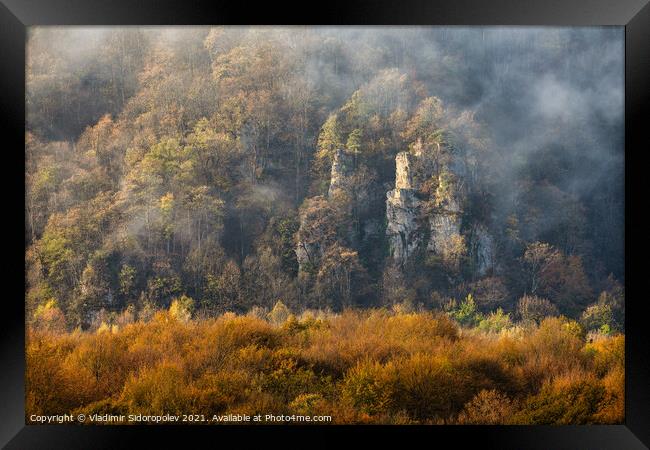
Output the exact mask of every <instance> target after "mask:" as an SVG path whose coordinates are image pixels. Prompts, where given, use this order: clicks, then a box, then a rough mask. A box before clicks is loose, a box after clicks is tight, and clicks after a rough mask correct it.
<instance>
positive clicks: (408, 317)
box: [26, 297, 624, 423]
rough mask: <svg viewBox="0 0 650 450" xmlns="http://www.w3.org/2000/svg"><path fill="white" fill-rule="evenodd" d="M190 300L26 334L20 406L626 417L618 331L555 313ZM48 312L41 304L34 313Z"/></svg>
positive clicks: (496, 418) (412, 417) (338, 417)
mask: <svg viewBox="0 0 650 450" xmlns="http://www.w3.org/2000/svg"><path fill="white" fill-rule="evenodd" d="M188 302H189V299H188V298H184V297H180V298H179V299H176V301H175V302H174V303H173V304H174V305H176V306H173V307H171V308H170V310H169V311H159V312H158V313H156V315H155V317H154V319H153V320H151V321H149V322H146V323H143V322H135V323H127V324H125V325H123V326H120V327H109V326H108V324H104V325H102V327H100V330H99V331H98V332H97V333H88V332H80V331H77V332H75V333H70V334H59V335H56V334H54V335H53V334H45V333H43V332H41V331H37V330H32V331H30V333H29V335H28V342H27V348H26V357H27V373H26V385H27V394H26V395H27V408H28V412H31V413H44V412H49V413H64V412H71V411H76V410H83V411H96V412H100V413H105V412H108V411H122V412H129V413H141V414H160V413H171V414H174V413H183V412H187V411H190V410H191V411H195V412H196V413H199V414H207V415H212V414H214V413H215V412H223V413H236V412H238V411H239V412H241V413H248V414H251V413H272V412H275V413H285V414H286V413H287V412H292V413H295V414H331V415H332V416H333V418H334V421H335V422H336V423H510V422H516V423H619V422H620V421H621V420H622V418H623V413H624V367H623V364H624V337H623V336H622V335H615V336H606V335H599V336H596V337H594V339H593V341H592V342H589V343H587V344H585V343H584V342H583V340H582V339H581V337H580V334H579V332H578V330H577V329H575V325H574V324H575V323H574V322H571V321H567V320H565V319H561V318H548V319H545V320H544V321H542V323H541V325H540V326H539V327H538V326H531V327H528V328H526V329H523V328H518V329H517V330H516V331H517V332H516V333H515V332H514V331H512V332H511V333H509V334H508V333H507V334H496V333H484V332H482V331H480V330H472V332H466V333H463V334H462V335H460V334H459V330H458V328H457V326H456V325H455V324H454V322H453V321H452V320H451V319H449V318H448V317H446V316H444V315H437V314H433V313H430V312H406V311H405V312H393V311H390V310H388V309H377V310H370V311H359V310H347V311H344V312H343V313H341V314H332V313H326V312H323V311H320V312H318V315H316V313H313V312H312V313H306V314H303V315H302V316H300V317H299V318H298V317H295V316H290V315H287V319H286V320H284V321H282V320H276V321H275V323H270V321H267V320H264V319H261V318H259V317H256V316H254V315H247V316H238V315H236V314H233V313H228V314H224V315H222V316H220V317H219V318H215V319H202V320H191V319H190V318H189V317H188V316H187V315H183V311H187V309H186V308H184V307H183V304H185V303H188ZM278 304H280V303H278ZM277 308H278V310H280V309H283V308H282V307H281V306H278V307H277ZM54 309H56V305H55V302H54V301H48V302H45V303H43V305H41V308H40V310H39V311H49V310H54ZM285 312H286V311H285ZM39 314H43V313H42V312H41V313H39ZM179 319H181V320H179Z"/></svg>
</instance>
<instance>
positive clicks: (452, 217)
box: [386, 145, 495, 276]
mask: <svg viewBox="0 0 650 450" xmlns="http://www.w3.org/2000/svg"><path fill="white" fill-rule="evenodd" d="M464 177H465V172H464V167H463V165H462V164H461V163H460V162H459V161H458V160H457V159H455V158H453V155H451V154H450V153H449V152H447V153H442V155H440V153H439V154H438V156H436V155H434V154H431V153H425V152H423V151H421V150H419V149H418V146H417V145H416V146H415V147H414V151H413V153H408V152H401V153H398V154H397V156H396V158H395V189H393V190H390V191H388V192H387V194H386V197H387V198H386V218H387V227H386V235H387V237H388V243H389V248H390V253H391V256H392V257H393V260H394V261H395V262H396V263H397V264H398V265H400V266H401V265H403V264H404V263H405V262H406V261H408V259H409V258H410V257H411V256H412V255H413V254H414V253H415V252H416V251H417V250H418V249H419V248H421V249H422V250H425V251H426V253H427V254H428V255H430V256H438V257H440V258H441V259H442V260H443V261H448V262H450V261H452V260H453V259H454V258H457V256H458V255H459V253H462V254H466V255H467V256H469V258H470V262H471V264H472V267H473V268H474V274H475V275H478V276H483V275H485V274H486V273H487V272H488V271H490V270H491V269H493V268H494V265H495V243H494V239H493V238H492V236H491V234H490V233H489V231H488V229H487V227H486V226H485V225H482V224H478V223H467V224H464V223H463V220H464V218H463V213H464V205H465V202H466V198H467V196H466V191H465V187H464V184H465V183H464ZM432 186H435V187H436V189H435V193H432V192H431V190H432Z"/></svg>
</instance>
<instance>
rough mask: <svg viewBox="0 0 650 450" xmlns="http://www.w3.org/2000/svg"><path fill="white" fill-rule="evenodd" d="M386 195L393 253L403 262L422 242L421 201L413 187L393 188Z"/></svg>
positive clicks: (387, 231) (389, 233) (397, 259)
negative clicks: (420, 223)
mask: <svg viewBox="0 0 650 450" xmlns="http://www.w3.org/2000/svg"><path fill="white" fill-rule="evenodd" d="M386 197H387V199H386V217H387V218H388V223H387V227H386V234H387V235H388V241H389V246H390V251H391V255H392V256H393V258H394V259H395V261H396V262H398V263H400V264H403V263H404V262H406V260H407V259H408V258H409V256H410V255H412V254H413V252H414V251H415V250H417V248H418V247H419V246H420V243H421V232H420V225H419V216H420V201H419V200H418V199H417V198H416V196H415V191H414V190H413V189H393V190H392V191H388V193H387V194H386Z"/></svg>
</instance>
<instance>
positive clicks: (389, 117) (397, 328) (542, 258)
mask: <svg viewBox="0 0 650 450" xmlns="http://www.w3.org/2000/svg"><path fill="white" fill-rule="evenodd" d="M624 50H625V29H624V27H621V26H600V27H549V26H546V27H532V26H522V27H515V26H503V27H497V26H418V27H415V26H363V27H362V26H337V27H334V26H214V27H210V26H191V27H189V26H164V27H162V26H142V27H138V26H111V27H99V26H87V27H82V26H30V27H28V28H27V43H26V68H25V70H26V135H25V188H26V192H25V243H26V244H25V264H26V288H25V327H26V343H25V352H26V371H25V390H26V394H25V395H26V400H25V421H26V423H27V424H28V425H29V424H43V423H45V424H62V423H66V424H85V425H123V424H133V425H138V424H184V425H188V424H198V425H219V424H238V425H242V426H251V425H255V424H260V425H266V424H274V425H277V424H283V425H304V424H318V425H324V424H337V425H355V424H384V425H415V424H419V425H476V424H485V425H551V424H552V425H578V424H622V423H624V420H625V414H624V411H625V402H624V400H625V397H624V393H625V392H624V387H625V364H624V363H625V289H624V286H625V252H624V227H625V216H624V200H625V198H624V197H625V177H624V169H625V151H624V144H625V141H624V139H625V136H624V129H625V127H624V107H625V104H624V103H625V102H624V93H625V92H624V88H625V86H624V80H625V66H624V64H625V60H624V58H625V51H624Z"/></svg>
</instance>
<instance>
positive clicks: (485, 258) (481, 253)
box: [470, 225, 496, 276]
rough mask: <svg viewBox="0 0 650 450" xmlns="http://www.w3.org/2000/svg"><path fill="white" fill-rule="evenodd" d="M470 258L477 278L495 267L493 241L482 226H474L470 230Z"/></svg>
mask: <svg viewBox="0 0 650 450" xmlns="http://www.w3.org/2000/svg"><path fill="white" fill-rule="evenodd" d="M471 242H472V245H471V249H470V251H471V256H472V260H473V261H474V263H475V271H476V274H477V275H478V276H483V275H486V274H487V273H488V271H490V270H493V269H494V268H495V266H496V255H495V253H496V249H495V243H494V239H493V238H492V235H491V234H490V233H489V232H488V230H487V228H485V226H484V225H476V226H474V228H473V230H472V239H471Z"/></svg>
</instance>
